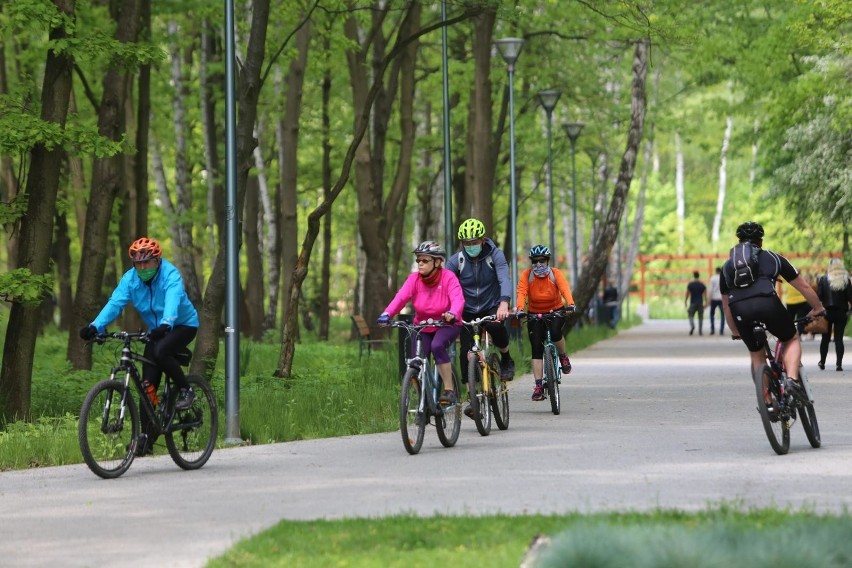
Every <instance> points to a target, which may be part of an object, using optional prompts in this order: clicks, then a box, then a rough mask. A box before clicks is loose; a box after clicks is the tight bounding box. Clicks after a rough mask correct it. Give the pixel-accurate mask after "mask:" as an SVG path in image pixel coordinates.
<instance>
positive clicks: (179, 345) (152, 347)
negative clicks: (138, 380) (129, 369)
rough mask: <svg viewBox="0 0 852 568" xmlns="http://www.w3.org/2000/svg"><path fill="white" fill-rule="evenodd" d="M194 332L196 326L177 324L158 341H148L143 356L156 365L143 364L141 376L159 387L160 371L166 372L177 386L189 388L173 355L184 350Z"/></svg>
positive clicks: (193, 336)
mask: <svg viewBox="0 0 852 568" xmlns="http://www.w3.org/2000/svg"><path fill="white" fill-rule="evenodd" d="M196 333H198V328H197V327H189V326H186V325H178V326H175V327H174V328H173V329H172V330H171V331H170V332H168V333H167V334H166V335H164V336H163V338H162V339H160V340H159V341H152V342H151V343H148V344H147V345H146V346H145V353H144V355H145V358H146V359H150V360H151V361H153V362H154V363H156V365H148V364H143V365H142V378H144V379H147V380H148V382H150V383H152V384H153V385H155V386H156V387H157V388H159V386H160V379H161V377H162V373H166V375H167V376H169V377H171V378H172V380H173V381H174V382H175V386H176V387H177V388H179V389H185V388H189V382H188V381H187V380H186V375H185V374H184V372H183V369H182V368H181V366H180V363H178V362H177V359H176V358H175V355H176V354H178V353H180V352H181V351H184V350H185V349H186V346H187V345H189V344H190V343H192V340H193V339H195V334H196Z"/></svg>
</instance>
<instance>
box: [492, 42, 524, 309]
mask: <svg viewBox="0 0 852 568" xmlns="http://www.w3.org/2000/svg"><path fill="white" fill-rule="evenodd" d="M494 45H496V46H497V51H499V52H500V55H501V56H502V57H503V61H505V62H506V66H507V67H508V69H509V173H510V175H509V188H510V192H509V226H510V229H511V233H512V244H511V257H512V305H513V306H514V305H515V294H516V290H515V287H516V286H517V285H518V220H517V216H518V213H517V205H516V203H517V193H516V190H515V86H514V81H515V61H517V60H518V56H519V55H520V54H521V48H523V47H524V40H522V39H521V38H517V37H507V38H503V39H498V40H496V41H495V42H494Z"/></svg>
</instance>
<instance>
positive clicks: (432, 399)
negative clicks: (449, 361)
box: [393, 321, 443, 416]
mask: <svg viewBox="0 0 852 568" xmlns="http://www.w3.org/2000/svg"><path fill="white" fill-rule="evenodd" d="M434 325H435V323H429V324H423V323H421V324H409V323H406V322H401V321H397V322H394V323H393V327H402V328H404V329H405V330H406V332H407V333H408V335H409V339H410V338H411V336H412V334H415V335H414V337H415V340H414V355H413V356H412V357H411V358H409V359H406V360H405V364H406V365H408V366H409V367H411V368H413V369H417V370H418V373H417V379H418V381H420V386H421V389H422V392H423V393H425V396H423V397H421V398H420V404H419V407H418V409H417V411H418V412H424V411H425V410H426V408H425V407H426V405H428V407H429V408H428V410H429V412H430V413H431V414H434V415H437V416H440V415H441V414H443V408H442V407H441V405H440V404H438V386H439V385H441V384H443V383H442V382H439V381H442V379H441V377H440V376H438V366H437V365H435V364H434V363H433V362H432V358H431V357H429V358H425V357H423V342H422V339H421V335H420V332H421V331H422V330H423V328H425V327H430V326H434Z"/></svg>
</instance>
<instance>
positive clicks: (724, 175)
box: [710, 115, 734, 245]
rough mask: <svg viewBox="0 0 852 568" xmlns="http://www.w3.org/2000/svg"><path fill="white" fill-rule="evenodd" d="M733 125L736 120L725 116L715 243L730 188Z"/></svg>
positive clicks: (714, 221) (714, 235) (713, 238)
mask: <svg viewBox="0 0 852 568" xmlns="http://www.w3.org/2000/svg"><path fill="white" fill-rule="evenodd" d="M733 127H734V120H733V119H732V118H731V116H730V115H728V116H727V117H725V135H724V136H723V137H722V151H721V153H720V156H719V198H718V199H717V200H716V215H714V216H713V230H712V233H711V236H710V238H711V240H712V242H713V245H717V244H718V243H719V230H720V228H721V227H722V213H723V212H724V210H725V193H726V192H727V190H728V146H729V145H730V143H731V130H733Z"/></svg>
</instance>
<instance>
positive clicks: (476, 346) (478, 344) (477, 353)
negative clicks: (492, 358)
mask: <svg viewBox="0 0 852 568" xmlns="http://www.w3.org/2000/svg"><path fill="white" fill-rule="evenodd" d="M493 319H495V318H494V316H486V317H484V318H479V319H476V320H473V321H470V322H464V323H466V324H469V325H471V326H472V328H473V329H472V333H471V335H473V346H472V347H471V348H470V350H469V351H468V352H467V358H468V360H470V359H471V358H473V357H476V358H478V359H479V365H480V366H481V367H482V391H483V392H484V393H485V394H491V369H490V368H489V367H488V365H487V364H486V362H485V358H486V355H487V354H488V352H489V351H490V348H491V338H490V337H489V335H488V332H485V331H484V328H485V325H484V324H485V322H487V321H491V320H493ZM483 333H484V334H485V342H484V343H485V346H484V347H483V346H482V335H483Z"/></svg>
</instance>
